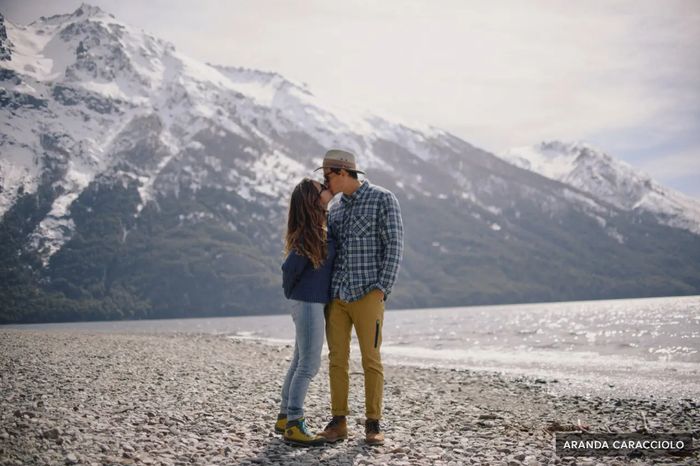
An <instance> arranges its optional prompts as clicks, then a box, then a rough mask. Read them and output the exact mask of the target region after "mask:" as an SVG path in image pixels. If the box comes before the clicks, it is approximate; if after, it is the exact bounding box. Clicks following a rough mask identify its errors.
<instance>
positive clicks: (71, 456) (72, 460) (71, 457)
mask: <svg viewBox="0 0 700 466" xmlns="http://www.w3.org/2000/svg"><path fill="white" fill-rule="evenodd" d="M77 462H78V457H77V456H76V455H75V453H68V454H67V455H66V464H76V463H77Z"/></svg>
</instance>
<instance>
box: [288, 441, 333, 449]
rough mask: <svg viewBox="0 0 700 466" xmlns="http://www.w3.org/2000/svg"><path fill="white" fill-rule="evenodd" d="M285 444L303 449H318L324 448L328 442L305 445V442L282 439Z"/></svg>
mask: <svg viewBox="0 0 700 466" xmlns="http://www.w3.org/2000/svg"><path fill="white" fill-rule="evenodd" d="M282 440H283V441H284V443H286V444H287V445H290V446H293V447H301V448H318V447H322V446H324V445H325V444H326V443H327V442H325V441H324V442H319V443H304V442H299V441H296V440H288V439H282Z"/></svg>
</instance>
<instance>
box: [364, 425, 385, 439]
mask: <svg viewBox="0 0 700 466" xmlns="http://www.w3.org/2000/svg"><path fill="white" fill-rule="evenodd" d="M365 442H367V445H384V433H383V432H382V431H381V429H380V427H379V420H378V419H367V420H366V421H365Z"/></svg>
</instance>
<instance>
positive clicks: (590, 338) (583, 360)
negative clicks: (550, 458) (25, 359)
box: [5, 296, 700, 399]
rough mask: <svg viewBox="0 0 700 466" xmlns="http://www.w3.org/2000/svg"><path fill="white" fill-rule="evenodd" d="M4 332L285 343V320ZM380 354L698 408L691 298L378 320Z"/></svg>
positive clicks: (405, 314) (699, 329)
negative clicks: (199, 336) (692, 402)
mask: <svg viewBox="0 0 700 466" xmlns="http://www.w3.org/2000/svg"><path fill="white" fill-rule="evenodd" d="M5 327H13V328H23V329H27V330H31V329H42V330H54V331H62V330H63V331H65V330H70V331H76V330H77V331H85V332H90V333H94V332H119V333H124V332H126V333H154V332H166V333H170V332H196V333H210V334H220V335H227V336H231V337H232V338H241V339H258V340H262V341H264V342H267V343H270V344H283V343H292V342H293V337H294V327H293V324H292V321H291V318H290V317H289V316H288V315H274V316H255V317H226V318H207V319H166V320H140V321H124V322H83V323H66V324H37V325H12V326H5ZM382 352H383V354H384V360H385V363H386V364H395V365H396V364H403V365H416V366H428V367H429V366H441V367H450V368H457V369H476V370H489V371H498V372H504V373H508V374H523V375H529V376H536V377H542V378H543V379H544V380H547V381H548V382H549V383H548V384H546V385H547V387H548V388H549V389H551V390H552V391H554V392H557V391H566V392H575V393H581V394H584V395H587V394H609V395H619V394H633V395H636V396H662V397H682V398H694V399H700V296H692V297H680V298H653V299H632V300H609V301H580V302H565V303H546V304H523V305H508V306H477V307H454V308H437V309H418V310H401V311H387V313H386V315H385V322H384V343H383V345H382ZM353 356H354V357H358V356H359V350H358V348H357V347H356V346H355V349H354V351H353ZM555 380H556V382H554V381H555Z"/></svg>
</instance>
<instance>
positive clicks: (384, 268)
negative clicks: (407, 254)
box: [328, 180, 403, 302]
mask: <svg viewBox="0 0 700 466" xmlns="http://www.w3.org/2000/svg"><path fill="white" fill-rule="evenodd" d="M328 226H329V230H330V231H331V234H332V235H334V237H335V239H336V249H337V254H336V258H335V265H334V267H333V276H332V279H331V297H332V298H338V299H340V300H342V301H346V302H349V301H357V300H358V299H360V298H362V297H363V296H364V295H365V294H367V293H368V292H370V291H371V290H373V289H374V288H378V289H380V290H382V291H383V292H384V295H385V296H389V294H390V293H391V288H392V287H393V286H394V282H395V281H396V276H397V275H398V273H399V264H400V263H401V256H402V254H403V224H402V222H401V209H400V208H399V201H398V200H397V199H396V196H394V194H393V193H392V192H391V191H388V190H386V189H384V188H382V187H379V186H374V185H371V184H370V183H369V181H367V180H365V181H363V182H362V184H361V185H360V187H359V188H357V190H356V191H355V192H354V193H352V194H351V195H350V196H347V195H345V194H343V195H342V197H341V198H340V201H339V202H336V203H335V204H334V205H333V206H332V207H331V209H330V212H329V213H328Z"/></svg>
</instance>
